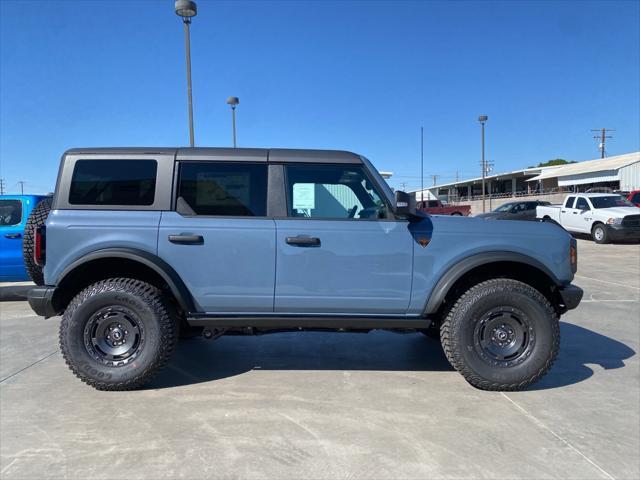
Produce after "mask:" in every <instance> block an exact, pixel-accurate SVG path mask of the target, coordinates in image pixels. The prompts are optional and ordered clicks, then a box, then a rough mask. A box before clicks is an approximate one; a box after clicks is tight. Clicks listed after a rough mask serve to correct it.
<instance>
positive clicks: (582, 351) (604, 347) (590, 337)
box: [527, 322, 636, 390]
mask: <svg viewBox="0 0 640 480" xmlns="http://www.w3.org/2000/svg"><path fill="white" fill-rule="evenodd" d="M635 354H636V352H635V351H634V350H633V349H631V348H629V347H628V346H627V345H625V344H624V343H622V342H619V341H618V340H614V339H612V338H610V337H607V336H605V335H601V334H599V333H596V332H594V331H593V330H589V329H587V328H584V327H579V326H578V325H574V324H572V323H567V322H560V353H559V354H558V358H557V359H556V361H555V363H554V365H553V367H552V368H551V371H550V372H549V373H548V374H547V375H546V376H545V377H543V378H542V380H540V381H539V382H538V383H536V384H534V385H532V386H531V387H529V388H528V389H527V390H546V389H549V388H557V387H563V386H566V385H572V384H574V383H579V382H582V381H583V380H586V379H588V378H589V377H591V376H592V375H593V370H592V369H591V368H590V367H589V365H599V366H600V367H601V368H603V369H604V370H612V369H616V368H623V367H624V366H625V364H624V360H626V359H628V358H631V357H633V356H634V355H635Z"/></svg>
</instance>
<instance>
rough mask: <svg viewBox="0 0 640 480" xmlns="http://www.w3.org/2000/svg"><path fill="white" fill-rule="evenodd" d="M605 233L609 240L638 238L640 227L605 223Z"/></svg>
mask: <svg viewBox="0 0 640 480" xmlns="http://www.w3.org/2000/svg"><path fill="white" fill-rule="evenodd" d="M606 229H607V234H608V236H609V238H610V239H611V240H614V241H615V240H640V227H636V226H633V227H630V226H626V225H607V226H606Z"/></svg>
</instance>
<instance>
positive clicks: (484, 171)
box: [478, 115, 489, 213]
mask: <svg viewBox="0 0 640 480" xmlns="http://www.w3.org/2000/svg"><path fill="white" fill-rule="evenodd" d="M488 119H489V117H487V116H486V115H480V116H479V117H478V121H479V122H480V125H482V163H481V165H482V213H484V212H485V207H484V198H485V190H484V177H485V175H486V174H487V163H486V162H485V160H484V124H485V123H486V122H487V120H488Z"/></svg>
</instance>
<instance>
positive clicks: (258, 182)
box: [178, 162, 267, 217]
mask: <svg viewBox="0 0 640 480" xmlns="http://www.w3.org/2000/svg"><path fill="white" fill-rule="evenodd" d="M178 201H179V202H181V201H184V202H186V203H187V205H188V206H189V207H190V209H191V210H193V212H194V213H195V214H197V215H222V216H234V217H263V216H265V215H266V214H267V166H266V165H265V164H253V163H214V162H210V163H209V162H187V163H182V165H181V167H180V185H179V188H178Z"/></svg>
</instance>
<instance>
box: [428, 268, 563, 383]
mask: <svg viewBox="0 0 640 480" xmlns="http://www.w3.org/2000/svg"><path fill="white" fill-rule="evenodd" d="M499 309H506V310H516V311H518V312H519V314H518V315H520V316H523V317H524V318H525V319H526V322H525V324H528V326H529V327H530V328H531V329H532V330H529V329H528V328H527V329H523V330H526V331H527V332H531V333H528V334H527V335H529V336H528V337H527V336H525V337H524V338H528V339H529V342H528V343H527V346H526V347H524V348H525V349H526V350H524V351H523V353H522V355H521V356H520V357H517V362H518V363H516V361H515V360H514V362H513V364H512V365H506V364H507V363H509V362H502V365H501V366H499V364H500V363H501V362H499V361H495V360H494V359H491V358H490V359H487V355H486V354H485V353H484V351H483V349H482V347H481V343H480V342H479V341H478V340H477V336H476V335H477V333H476V332H478V331H479V330H478V329H480V331H481V330H482V328H483V327H482V325H483V322H484V321H485V318H486V315H487V314H488V313H489V312H492V311H494V310H499ZM440 335H441V342H442V347H443V349H444V353H445V355H446V357H447V359H448V360H449V362H450V363H451V365H452V366H453V368H455V369H456V370H457V371H458V372H460V373H461V374H462V376H464V378H465V379H466V380H467V382H469V383H470V384H471V385H473V386H474V387H476V388H479V389H481V390H497V391H512V390H522V389H524V388H526V387H527V386H529V385H531V384H533V383H535V382H537V381H538V380H539V379H540V378H542V377H543V376H544V375H545V374H546V373H547V372H548V371H549V369H550V368H551V365H552V364H553V362H554V360H555V358H556V356H557V354H558V350H559V347H560V327H559V322H558V316H557V314H556V311H555V309H554V308H553V307H552V306H551V304H550V303H549V301H548V300H547V298H546V297H544V296H543V295H542V294H541V293H540V292H539V291H538V290H536V289H535V288H533V287H531V286H529V285H527V284H525V283H522V282H519V281H516V280H511V279H504V278H503V279H493V280H487V281H485V282H482V283H480V284H478V285H476V286H474V287H472V288H470V289H469V290H467V291H466V292H465V293H464V294H463V295H462V296H460V298H459V299H458V301H457V302H455V304H454V305H453V307H451V309H450V310H449V312H448V314H447V315H446V318H445V320H444V322H443V324H442V326H441V328H440ZM532 339H533V345H531V342H532ZM479 352H480V353H479ZM526 352H529V353H526Z"/></svg>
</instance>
